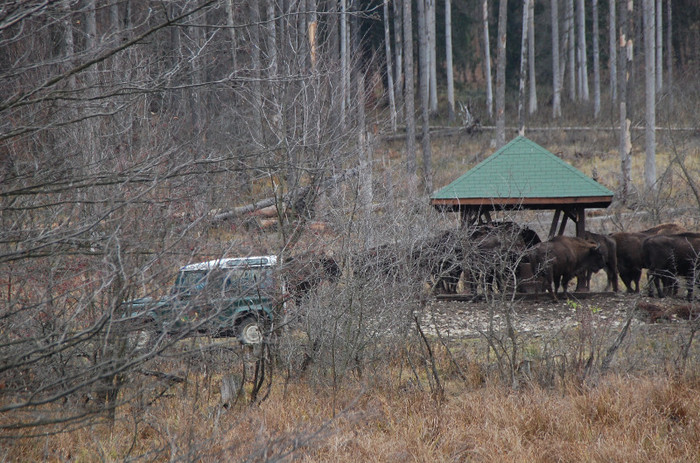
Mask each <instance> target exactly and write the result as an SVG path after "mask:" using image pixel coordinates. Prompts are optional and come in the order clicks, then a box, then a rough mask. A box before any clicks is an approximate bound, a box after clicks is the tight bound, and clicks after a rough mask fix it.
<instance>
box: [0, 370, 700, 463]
mask: <svg viewBox="0 0 700 463" xmlns="http://www.w3.org/2000/svg"><path fill="white" fill-rule="evenodd" d="M201 380H202V378H199V379H196V381H201ZM191 386H192V385H190V387H191ZM365 386H366V385H365ZM448 386H449V391H448V393H447V395H446V397H445V399H443V400H441V401H438V400H435V399H434V398H432V397H431V395H430V394H429V393H427V392H424V391H421V390H419V389H410V388H409V389H407V388H387V387H381V386H379V387H374V388H371V389H365V388H363V387H362V385H361V384H356V385H355V386H353V387H348V388H345V389H343V391H342V392H338V394H336V395H335V396H334V395H332V394H331V393H330V392H329V391H328V390H318V389H315V388H313V387H311V386H308V385H305V384H302V383H299V384H295V385H293V386H292V387H290V388H289V389H287V391H286V392H285V393H283V392H282V391H281V390H276V391H275V393H274V394H273V395H272V397H271V398H270V399H269V400H267V401H265V402H263V403H262V404H260V405H252V406H238V407H236V408H234V409H229V410H224V409H220V408H218V407H217V406H216V405H215V403H216V401H215V399H211V400H209V401H207V400H202V399H201V398H200V400H198V401H197V400H193V399H192V394H189V395H184V394H182V390H177V391H173V392H174V395H173V396H172V397H167V398H163V399H160V400H159V402H158V403H157V404H156V405H155V406H154V407H152V408H151V409H150V410H149V411H148V412H147V413H145V414H141V413H142V411H140V410H136V409H128V408H127V409H124V410H123V411H122V413H121V419H120V420H119V421H118V423H117V424H116V426H115V428H114V429H112V430H110V429H109V428H107V427H99V426H96V427H93V428H90V429H83V430H81V431H78V432H74V433H71V434H63V435H59V436H54V437H47V438H45V439H40V440H37V441H33V442H32V443H25V444H24V445H16V446H14V447H11V448H10V449H6V453H5V452H4V458H5V459H7V460H11V461H67V460H71V461H98V460H103V461H118V460H122V459H125V458H128V456H129V455H131V456H135V455H138V454H143V453H145V454H147V455H148V456H149V457H150V458H149V460H150V459H151V458H152V459H153V460H154V461H168V460H172V459H175V458H178V459H184V460H187V461H189V460H196V461H204V462H209V461H211V462H215V461H244V460H246V459H251V460H253V461H263V460H266V459H268V458H269V459H274V458H277V457H280V456H283V455H288V456H289V460H293V461H304V462H336V461H477V462H478V461H504V462H508V461H513V462H516V461H517V462H521V461H528V462H550V461H551V462H553V461H572V462H573V461H591V462H616V461H619V462H642V461H644V462H646V461H656V462H671V461H678V462H680V461H683V462H685V461H698V460H699V459H700V447H699V446H698V445H697V442H699V441H700V394H698V392H700V383H698V382H697V381H694V380H692V379H686V380H674V379H670V378H648V377H647V378H637V377H619V376H610V377H606V378H605V379H604V380H602V381H601V382H600V383H598V384H597V385H596V386H595V387H583V388H581V387H569V388H564V389H560V390H544V389H540V388H537V387H529V388H525V389H524V390H521V391H519V392H514V391H512V390H511V389H508V388H502V387H499V386H495V385H493V384H491V385H488V386H483V387H482V386H479V387H469V386H467V385H465V384H464V383H461V384H460V383H456V382H453V383H450V384H448ZM136 423H138V425H137V424H136ZM132 446H133V447H132ZM130 449H131V450H130Z"/></svg>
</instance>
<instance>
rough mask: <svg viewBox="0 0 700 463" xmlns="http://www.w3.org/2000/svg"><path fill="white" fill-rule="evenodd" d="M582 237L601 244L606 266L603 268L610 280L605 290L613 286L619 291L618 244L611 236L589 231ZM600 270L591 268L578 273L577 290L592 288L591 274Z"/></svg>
mask: <svg viewBox="0 0 700 463" xmlns="http://www.w3.org/2000/svg"><path fill="white" fill-rule="evenodd" d="M581 238H583V239H585V240H588V241H593V242H595V243H598V244H599V245H600V250H601V252H602V254H603V257H604V260H605V266H604V267H603V269H604V270H605V274H606V275H607V277H608V282H607V285H606V286H605V290H606V291H607V290H609V289H610V288H611V287H612V290H613V291H615V292H617V289H618V286H617V244H616V243H615V240H614V239H612V238H611V237H609V236H606V235H601V234H598V233H593V232H589V231H587V232H584V234H583V235H581ZM598 270H600V269H593V268H590V269H586V270H584V271H582V273H581V274H580V275H577V276H576V277H577V280H578V281H577V286H576V290H586V291H588V290H590V289H591V276H592V275H593V273H595V272H597V271H598Z"/></svg>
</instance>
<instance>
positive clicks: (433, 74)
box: [425, 0, 438, 114]
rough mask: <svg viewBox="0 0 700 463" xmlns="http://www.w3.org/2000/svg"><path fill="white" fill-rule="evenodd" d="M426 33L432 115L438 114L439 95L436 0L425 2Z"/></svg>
mask: <svg viewBox="0 0 700 463" xmlns="http://www.w3.org/2000/svg"><path fill="white" fill-rule="evenodd" d="M425 8H426V11H425V13H426V33H427V36H428V62H429V63H430V68H429V69H430V86H429V89H430V113H432V114H437V112H438V94H437V37H436V35H437V32H436V29H437V27H436V22H437V21H436V16H437V14H436V11H435V10H436V8H435V0H425Z"/></svg>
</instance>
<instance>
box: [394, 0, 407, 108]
mask: <svg viewBox="0 0 700 463" xmlns="http://www.w3.org/2000/svg"><path fill="white" fill-rule="evenodd" d="M391 3H392V7H393V10H394V45H396V46H395V47H394V48H395V49H396V51H395V53H396V62H395V68H396V88H395V89H394V92H395V93H396V101H397V103H398V106H399V113H398V114H400V113H401V109H400V108H401V107H402V104H403V82H404V77H403V42H402V40H403V39H402V37H403V32H402V31H403V10H402V7H401V3H400V2H391Z"/></svg>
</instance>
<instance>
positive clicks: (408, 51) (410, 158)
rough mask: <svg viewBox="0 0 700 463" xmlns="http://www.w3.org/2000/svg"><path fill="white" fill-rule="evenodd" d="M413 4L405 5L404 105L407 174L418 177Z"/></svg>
mask: <svg viewBox="0 0 700 463" xmlns="http://www.w3.org/2000/svg"><path fill="white" fill-rule="evenodd" d="M412 16H413V15H412V13H411V2H404V4H403V53H404V54H403V57H404V104H405V108H406V109H405V111H406V113H405V116H406V172H407V173H408V175H409V177H410V178H411V179H413V178H414V177H415V175H416V119H415V105H414V84H413V19H412Z"/></svg>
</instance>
